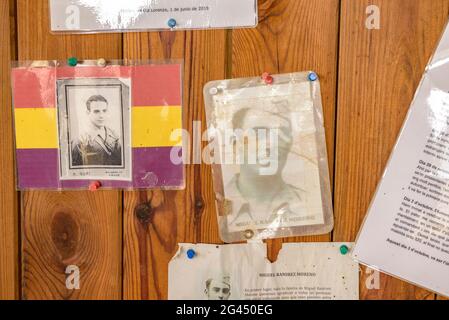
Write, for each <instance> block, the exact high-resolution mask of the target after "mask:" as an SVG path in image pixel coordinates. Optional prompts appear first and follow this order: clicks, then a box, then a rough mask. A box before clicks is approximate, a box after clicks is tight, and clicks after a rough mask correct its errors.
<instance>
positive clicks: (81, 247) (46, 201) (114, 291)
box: [17, 0, 122, 299]
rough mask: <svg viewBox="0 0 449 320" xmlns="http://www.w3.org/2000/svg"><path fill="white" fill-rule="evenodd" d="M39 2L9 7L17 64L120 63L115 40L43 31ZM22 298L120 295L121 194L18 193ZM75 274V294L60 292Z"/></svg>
mask: <svg viewBox="0 0 449 320" xmlns="http://www.w3.org/2000/svg"><path fill="white" fill-rule="evenodd" d="M48 12H49V8H48V1H47V0H33V1H29V0H19V1H17V21H18V57H19V60H52V59H61V60H66V59H67V58H68V57H72V56H74V57H77V58H78V59H80V60H83V59H98V58H100V57H102V58H105V59H120V58H122V36H121V35H112V34H108V35H87V36H82V35H64V36H55V35H52V34H50V32H49V17H48ZM21 206H22V210H21V211H22V212H21V220H22V225H21V227H22V233H21V235H22V248H21V251H22V284H21V286H22V298H23V299H120V298H121V297H122V274H121V272H122V251H121V248H122V194H121V192H118V191H107V192H98V193H95V194H94V193H88V192H43V191H30V192H24V193H22V195H21ZM69 265H75V266H77V267H79V269H80V288H81V289H80V290H68V289H67V288H66V277H67V276H66V274H65V271H66V268H67V266H69Z"/></svg>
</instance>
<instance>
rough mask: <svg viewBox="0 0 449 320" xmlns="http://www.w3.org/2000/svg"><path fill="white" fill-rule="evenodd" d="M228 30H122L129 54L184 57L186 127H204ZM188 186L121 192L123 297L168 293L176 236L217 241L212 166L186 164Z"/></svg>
mask: <svg viewBox="0 0 449 320" xmlns="http://www.w3.org/2000/svg"><path fill="white" fill-rule="evenodd" d="M226 34H227V32H226V31H189V32H161V33H142V34H127V35H125V39H124V43H125V50H124V52H125V53H124V54H125V57H126V58H130V59H148V58H149V59H184V97H183V100H184V102H183V104H184V128H186V129H188V131H189V132H190V133H191V134H192V126H193V124H192V123H193V121H194V120H200V121H202V129H203V130H204V129H205V128H206V124H205V113H204V107H203V105H204V103H203V96H202V88H203V86H204V84H205V83H206V82H208V81H211V80H217V79H223V78H224V77H225V65H226V64H225V61H226V57H225V56H226V53H227V47H226ZM186 184H187V186H186V190H184V191H165V192H162V191H154V192H127V193H125V212H124V215H125V219H124V298H125V299H166V298H167V296H168V292H167V287H168V263H169V261H170V260H171V258H172V257H173V255H174V254H175V253H176V251H177V244H178V243H179V242H193V243H197V242H204V243H219V242H220V240H219V237H218V227H217V222H216V213H215V206H214V195H213V188H212V179H211V172H210V168H209V167H207V166H200V165H188V166H187V167H186Z"/></svg>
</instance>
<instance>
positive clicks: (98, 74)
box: [12, 64, 182, 108]
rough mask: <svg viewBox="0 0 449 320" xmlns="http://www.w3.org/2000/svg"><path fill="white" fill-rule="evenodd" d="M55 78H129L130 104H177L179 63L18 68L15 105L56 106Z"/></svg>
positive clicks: (14, 83) (178, 99)
mask: <svg viewBox="0 0 449 320" xmlns="http://www.w3.org/2000/svg"><path fill="white" fill-rule="evenodd" d="M56 73H57V78H58V79H61V78H129V77H131V78H132V86H133V88H132V91H133V93H132V99H133V101H132V103H133V106H180V105H181V101H182V98H181V94H182V83H181V64H164V65H140V66H134V67H125V66H110V67H104V68H103V67H82V66H80V67H77V68H72V67H61V68H57V69H55V68H28V69H25V68H23V69H22V68H17V69H14V70H13V72H12V79H13V97H14V106H15V108H50V107H54V106H55V103H56V102H55V101H56V97H55V90H56V89H55V85H56V84H55V81H56Z"/></svg>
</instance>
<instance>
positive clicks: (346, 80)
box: [333, 0, 449, 299]
mask: <svg viewBox="0 0 449 320" xmlns="http://www.w3.org/2000/svg"><path fill="white" fill-rule="evenodd" d="M371 4H376V5H377V6H379V8H380V12H381V26H380V29H379V30H369V29H367V28H366V27H365V19H364V15H363V13H364V12H365V10H366V7H367V6H368V5H371ZM448 11H449V1H447V0H407V1H401V0H378V1H369V0H357V1H352V0H343V1H342V7H341V25H340V59H339V91H338V117H337V145H336V172H335V203H334V207H335V208H334V210H335V219H336V226H335V230H334V237H333V239H334V241H348V240H355V237H356V236H357V232H358V230H359V227H360V226H361V224H362V222H363V218H364V216H365V213H366V211H367V209H368V206H369V204H370V201H371V199H372V197H373V195H374V192H375V190H376V186H377V183H378V182H379V180H380V178H381V175H382V173H383V170H384V168H385V165H386V162H387V160H388V158H389V156H390V152H391V150H392V148H393V146H394V143H395V142H396V139H397V136H398V133H399V130H400V129H401V127H402V124H403V121H404V118H405V115H406V113H407V111H408V108H409V106H410V103H411V101H412V99H413V96H414V94H415V91H416V89H417V87H418V84H419V82H420V80H421V77H422V74H423V72H424V68H425V66H426V64H427V62H428V61H429V58H430V56H431V54H432V53H433V51H434V50H435V46H436V44H437V42H438V40H439V38H440V36H441V34H442V31H443V29H444V26H445V24H446V22H447V17H448ZM365 281H366V273H365V272H364V269H363V272H362V278H361V297H362V298H366V299H380V298H382V299H434V294H432V293H430V292H428V291H425V290H422V289H419V288H416V287H414V286H412V285H409V284H407V283H405V282H403V281H400V280H397V279H393V278H391V277H388V276H385V275H382V277H381V283H380V290H366V289H365V288H366V286H365Z"/></svg>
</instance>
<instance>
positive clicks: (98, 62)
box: [97, 58, 106, 67]
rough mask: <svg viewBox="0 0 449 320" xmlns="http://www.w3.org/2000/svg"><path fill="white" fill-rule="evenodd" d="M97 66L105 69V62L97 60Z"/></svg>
mask: <svg viewBox="0 0 449 320" xmlns="http://www.w3.org/2000/svg"><path fill="white" fill-rule="evenodd" d="M97 65H98V66H99V67H106V60H105V59H103V58H101V59H98V61H97Z"/></svg>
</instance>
